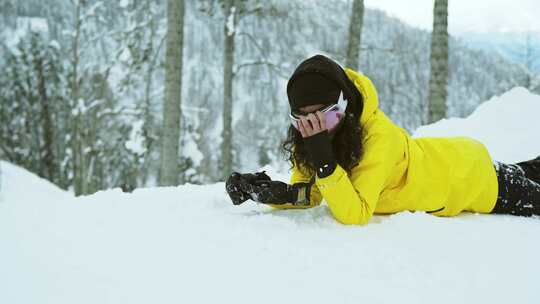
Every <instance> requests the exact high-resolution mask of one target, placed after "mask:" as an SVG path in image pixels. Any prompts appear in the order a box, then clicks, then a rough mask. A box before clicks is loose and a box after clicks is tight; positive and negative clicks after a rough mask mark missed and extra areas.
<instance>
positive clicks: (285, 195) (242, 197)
mask: <svg viewBox="0 0 540 304" xmlns="http://www.w3.org/2000/svg"><path fill="white" fill-rule="evenodd" d="M225 187H226V190H227V193H228V194H229V197H230V198H231V200H232V202H233V204H234V205H240V204H242V203H243V202H245V201H246V200H248V199H252V200H253V201H255V202H259V203H263V204H286V203H291V204H293V205H309V191H310V189H311V184H309V183H298V184H294V185H289V184H286V183H284V182H280V181H272V180H271V179H270V177H269V176H268V175H266V174H265V172H264V171H263V172H258V173H255V174H251V173H247V174H240V173H238V172H233V173H232V174H231V175H230V176H229V178H228V179H227V182H226V183H225ZM299 194H301V195H300V196H301V197H299Z"/></svg>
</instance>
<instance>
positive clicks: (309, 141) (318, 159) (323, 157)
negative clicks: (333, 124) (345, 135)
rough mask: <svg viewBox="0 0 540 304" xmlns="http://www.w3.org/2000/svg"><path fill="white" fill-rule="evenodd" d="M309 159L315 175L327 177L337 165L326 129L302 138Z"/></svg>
mask: <svg viewBox="0 0 540 304" xmlns="http://www.w3.org/2000/svg"><path fill="white" fill-rule="evenodd" d="M304 144H305V145H306V150H307V152H308V156H309V160H310V162H311V163H312V164H313V166H315V168H316V169H317V176H319V177H320V178H322V177H327V176H329V175H330V174H332V173H333V172H334V170H335V169H336V166H337V162H336V158H335V156H334V151H333V149H332V141H331V140H330V134H329V133H328V130H324V131H323V132H319V133H317V134H315V135H311V136H309V137H306V138H304Z"/></svg>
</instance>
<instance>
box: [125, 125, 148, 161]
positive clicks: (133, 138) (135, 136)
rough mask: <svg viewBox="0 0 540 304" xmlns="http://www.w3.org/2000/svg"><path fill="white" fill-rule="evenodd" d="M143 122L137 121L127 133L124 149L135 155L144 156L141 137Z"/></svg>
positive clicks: (144, 148)
mask: <svg viewBox="0 0 540 304" xmlns="http://www.w3.org/2000/svg"><path fill="white" fill-rule="evenodd" d="M143 127H144V121H142V120H137V121H136V122H134V123H133V127H132V128H131V131H130V133H129V139H128V141H126V148H127V149H128V150H130V151H131V152H133V153H134V154H137V155H140V156H142V155H144V154H145V153H146V147H145V146H144V136H143Z"/></svg>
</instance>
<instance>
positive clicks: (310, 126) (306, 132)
mask: <svg viewBox="0 0 540 304" xmlns="http://www.w3.org/2000/svg"><path fill="white" fill-rule="evenodd" d="M298 130H299V131H300V134H302V137H303V138H306V137H310V136H313V135H315V134H317V133H321V132H323V131H325V130H326V119H325V118H324V114H323V113H322V112H321V111H317V112H315V113H309V114H308V115H307V116H302V117H300V121H299V123H298Z"/></svg>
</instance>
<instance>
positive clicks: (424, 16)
mask: <svg viewBox="0 0 540 304" xmlns="http://www.w3.org/2000/svg"><path fill="white" fill-rule="evenodd" d="M433 3H434V0H364V5H365V6H366V7H368V8H379V9H382V10H384V11H386V12H387V13H388V14H390V15H391V16H394V17H397V18H399V19H401V20H403V21H405V22H406V23H408V24H410V25H413V26H416V27H420V28H423V29H427V30H431V28H432V26H433V24H432V22H433V18H432V14H433ZM539 15H540V1H539V0H449V1H448V30H449V32H450V33H451V34H453V35H459V34H463V33H467V32H515V31H539V32H540V17H538V16H539Z"/></svg>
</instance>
